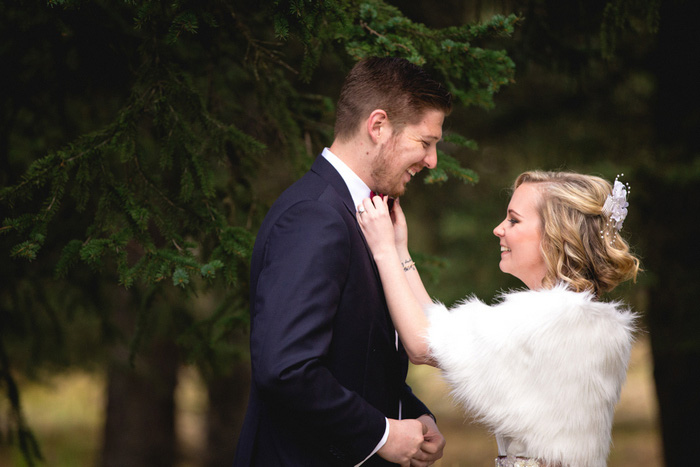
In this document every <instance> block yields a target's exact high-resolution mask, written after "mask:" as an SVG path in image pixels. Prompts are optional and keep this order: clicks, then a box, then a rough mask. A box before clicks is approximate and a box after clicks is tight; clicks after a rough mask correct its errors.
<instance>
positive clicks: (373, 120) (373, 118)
mask: <svg viewBox="0 0 700 467" xmlns="http://www.w3.org/2000/svg"><path fill="white" fill-rule="evenodd" d="M390 132H391V124H390V123H389V117H388V115H387V114H386V112H385V111H384V110H382V109H375V110H373V111H372V113H371V114H369V118H368V119H367V133H368V134H369V137H370V139H371V140H372V142H373V143H374V144H379V143H381V142H382V141H386V139H387V138H388V137H389V133H390Z"/></svg>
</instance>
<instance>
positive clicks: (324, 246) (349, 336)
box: [234, 58, 452, 467]
mask: <svg viewBox="0 0 700 467" xmlns="http://www.w3.org/2000/svg"><path fill="white" fill-rule="evenodd" d="M451 99H452V97H451V95H450V93H449V92H448V91H447V90H446V89H445V88H444V87H443V86H442V85H441V84H439V83H437V82H436V81H433V80H432V79H431V78H430V77H428V75H427V74H426V73H425V71H424V70H422V69H421V68H420V67H418V66H416V65H413V64H411V63H409V62H408V61H406V60H404V59H397V58H373V59H367V60H364V61H361V62H359V63H358V64H357V65H355V67H354V68H353V69H352V70H351V71H350V73H349V75H348V76H347V78H346V81H345V83H344V85H343V88H342V90H341V95H340V99H339V101H338V105H337V116H336V117H337V119H336V125H335V139H334V141H333V144H332V145H331V147H330V148H326V149H324V151H323V153H322V154H321V155H320V156H318V158H317V159H316V161H315V162H314V164H313V166H312V167H311V170H310V171H309V172H307V173H306V175H304V176H303V177H302V178H301V179H300V180H299V181H297V182H296V183H295V184H294V185H292V186H291V187H290V188H288V189H287V190H286V191H285V192H284V193H283V194H282V195H281V196H280V198H279V199H278V200H277V201H276V202H275V204H274V205H273V206H272V208H271V209H270V211H269V213H268V214H267V216H266V218H265V221H264V222H263V224H262V226H261V228H260V231H259V232H258V235H257V238H256V242H255V249H254V252H253V258H252V261H251V325H250V328H251V329H250V332H251V335H250V338H251V344H250V345H251V348H250V350H251V366H252V375H253V382H252V386H251V395H250V401H249V404H248V412H247V414H246V419H245V422H244V426H243V430H242V433H241V436H240V439H239V442H238V448H237V452H236V460H235V463H234V465H235V466H249V465H254V466H262V467H268V466H281V465H285V466H303V467H310V466H332V465H338V466H340V465H343V466H354V465H360V464H362V465H363V466H373V465H388V464H390V463H399V464H402V465H409V462H411V464H410V465H431V464H432V463H433V462H435V461H436V460H437V459H439V458H440V457H442V450H443V447H444V445H445V439H444V437H443V436H442V434H441V433H440V432H439V430H438V428H437V425H436V424H435V421H434V419H433V418H432V415H430V412H429V410H428V409H427V408H426V407H425V405H423V403H422V402H420V401H419V400H418V399H417V398H416V397H415V396H414V395H413V393H412V392H411V389H410V387H409V386H408V385H407V384H406V382H405V378H406V372H407V367H408V359H407V357H406V353H405V351H404V350H403V347H402V346H401V343H400V342H399V341H398V338H397V335H396V332H395V330H394V326H393V324H392V322H391V318H390V316H389V313H388V310H387V306H386V302H385V301H384V294H383V292H382V289H381V285H380V280H379V275H378V272H377V269H376V266H375V264H374V261H373V259H372V255H371V253H370V250H369V248H368V247H367V244H366V243H365V240H364V237H363V235H362V233H361V231H360V228H359V226H358V224H357V221H356V217H355V216H356V215H361V214H358V213H357V212H356V206H357V205H358V204H360V201H361V200H362V199H363V198H366V197H368V196H369V194H370V190H374V191H375V192H379V193H385V194H388V195H389V196H392V197H397V196H400V195H402V194H403V192H404V190H405V186H406V184H407V183H408V182H409V181H410V179H411V177H413V176H414V175H415V174H416V173H418V172H419V171H420V170H422V169H423V168H426V167H427V168H429V169H432V168H434V167H435V164H436V163H437V152H436V144H437V142H438V141H439V140H440V139H441V137H442V123H443V120H444V118H445V116H446V115H447V114H449V112H450V110H451Z"/></svg>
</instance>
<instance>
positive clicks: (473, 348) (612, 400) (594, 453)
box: [426, 285, 635, 467]
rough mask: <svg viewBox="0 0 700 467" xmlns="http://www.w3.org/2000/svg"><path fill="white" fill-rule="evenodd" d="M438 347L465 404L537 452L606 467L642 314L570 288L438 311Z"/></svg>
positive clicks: (576, 465) (432, 330) (434, 323)
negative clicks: (637, 319)
mask: <svg viewBox="0 0 700 467" xmlns="http://www.w3.org/2000/svg"><path fill="white" fill-rule="evenodd" d="M426 313H427V314H428V317H429V318H430V327H429V330H428V336H427V338H428V342H429V345H430V350H431V353H432V355H433V357H434V358H435V359H436V360H437V362H438V364H439V366H440V368H441V369H442V370H443V374H444V375H445V377H446V379H447V381H448V382H449V383H450V385H451V387H452V389H453V394H454V396H455V398H456V399H457V400H458V401H459V402H460V403H462V404H463V405H464V407H466V409H467V410H469V411H470V412H471V413H472V414H473V415H474V416H475V417H476V419H477V420H479V421H481V422H483V423H484V424H486V425H487V426H488V427H489V428H490V429H491V430H492V431H493V432H494V433H496V434H499V435H502V436H506V437H510V438H513V439H515V440H518V441H520V442H521V443H523V444H524V445H525V446H526V449H527V454H528V455H529V456H531V457H538V458H541V459H544V460H546V461H549V462H561V464H562V465H563V466H568V467H598V466H605V465H606V461H607V456H608V452H609V449H610V432H611V429H612V419H613V412H614V406H615V404H616V403H617V402H618V400H619V398H620V392H621V389H622V385H623V383H624V381H625V377H626V372H627V364H628V361H629V355H630V349H631V347H632V342H633V337H632V334H633V332H634V329H635V315H634V314H633V313H632V312H630V311H629V310H628V309H626V308H624V307H623V306H621V304H620V303H603V302H597V301H595V300H594V298H593V296H592V295H591V294H589V293H576V292H572V291H570V290H568V289H567V288H566V286H564V285H560V286H557V287H555V288H553V289H549V290H539V291H522V292H511V293H507V294H503V295H502V296H501V301H500V302H499V303H498V304H496V305H493V306H488V305H486V304H484V303H483V302H481V301H479V300H477V299H476V298H473V297H472V298H469V299H467V300H465V301H464V302H462V303H461V304H459V305H458V306H456V307H455V308H453V309H452V310H447V308H446V307H445V306H444V305H442V304H440V303H435V304H433V305H431V306H429V307H428V308H427V309H426Z"/></svg>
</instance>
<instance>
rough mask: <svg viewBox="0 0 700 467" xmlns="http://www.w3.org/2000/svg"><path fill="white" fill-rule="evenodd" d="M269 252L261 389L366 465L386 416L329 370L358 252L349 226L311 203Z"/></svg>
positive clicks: (262, 281)
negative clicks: (350, 271)
mask: <svg viewBox="0 0 700 467" xmlns="http://www.w3.org/2000/svg"><path fill="white" fill-rule="evenodd" d="M263 248H264V252H263V255H264V258H263V264H262V269H261V272H260V275H259V276H258V283H257V287H256V290H255V291H254V297H253V300H254V301H255V306H254V310H255V326H254V328H253V330H252V331H251V358H252V368H253V378H254V381H255V384H256V386H257V387H258V388H259V390H260V391H261V393H262V394H263V396H264V397H265V400H266V401H267V403H268V404H270V406H271V407H272V410H275V411H277V413H279V414H282V416H283V417H284V418H287V419H295V418H296V419H297V420H298V421H299V424H300V425H299V426H304V427H306V428H308V430H310V433H308V435H309V436H315V437H319V438H320V439H324V440H326V441H327V442H328V443H329V445H339V446H343V449H344V450H347V451H349V452H348V453H347V454H348V455H349V457H350V459H351V460H352V461H354V462H360V461H361V460H362V459H364V458H365V457H366V456H367V455H368V454H369V453H370V452H371V451H372V450H373V449H374V448H375V446H376V445H377V443H378V442H379V440H380V439H381V438H382V436H383V434H384V431H385V427H386V422H385V417H384V415H383V414H382V413H381V412H380V411H378V410H377V409H376V408H374V407H372V406H371V405H370V404H368V403H367V402H366V401H365V400H364V399H363V398H361V397H360V396H359V395H358V394H356V393H354V392H352V391H349V390H348V389H346V388H345V387H343V386H342V385H341V384H340V383H339V382H338V381H337V380H336V379H335V377H334V376H333V374H332V373H331V372H330V371H329V369H328V368H327V367H325V366H324V356H325V355H327V353H328V351H329V346H330V343H331V339H332V337H333V336H332V334H333V320H334V316H335V313H336V310H337V306H338V303H339V300H340V295H341V290H342V288H343V286H344V284H345V280H346V277H347V274H348V267H349V261H350V255H351V254H352V249H351V244H350V236H349V232H348V227H347V225H346V223H345V222H344V221H343V219H342V217H341V216H340V214H339V213H338V212H337V211H336V210H334V209H333V208H332V207H330V206H328V205H326V204H324V203H320V202H315V201H305V202H301V203H298V204H296V205H294V206H292V207H291V208H290V209H288V210H287V211H286V212H284V213H283V214H282V215H281V216H280V217H279V218H278V219H277V221H276V222H275V225H274V226H273V227H272V229H271V231H270V234H269V235H268V237H267V239H266V242H265V244H264V246H263Z"/></svg>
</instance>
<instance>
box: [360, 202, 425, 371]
mask: <svg viewBox="0 0 700 467" xmlns="http://www.w3.org/2000/svg"><path fill="white" fill-rule="evenodd" d="M362 207H364V210H365V212H363V213H362V214H359V213H358V222H359V223H360V227H361V228H362V231H363V232H364V234H365V238H366V239H367V243H368V244H369V246H370V248H371V250H372V255H373V256H374V260H375V262H376V263H377V268H378V269H379V275H380V277H381V279H382V286H383V287H384V295H385V296H386V302H387V305H388V307H389V312H390V313H391V318H392V320H393V321H394V325H395V326H396V330H397V331H398V333H399V337H400V338H401V342H402V343H403V346H404V348H405V349H406V353H407V354H408V357H409V358H410V360H411V362H412V363H415V364H428V365H433V366H435V362H434V361H433V360H432V359H431V358H430V354H429V349H428V344H427V341H426V337H425V336H426V334H427V328H428V319H427V318H426V316H425V313H424V312H423V305H428V304H431V303H432V301H431V299H430V296H429V295H428V292H427V291H426V290H425V287H424V285H423V281H422V280H421V278H420V275H419V274H418V271H417V269H416V267H415V265H413V264H412V262H411V261H410V257H409V254H408V247H407V241H406V240H407V229H406V219H405V217H404V215H403V211H402V210H401V206H400V205H399V202H398V200H396V202H395V203H394V208H393V211H392V214H391V217H390V215H389V211H388V208H387V203H386V201H382V200H381V198H379V197H375V198H374V200H370V199H365V200H364V201H363V204H362ZM392 218H393V224H392ZM407 261H408V262H407Z"/></svg>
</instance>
